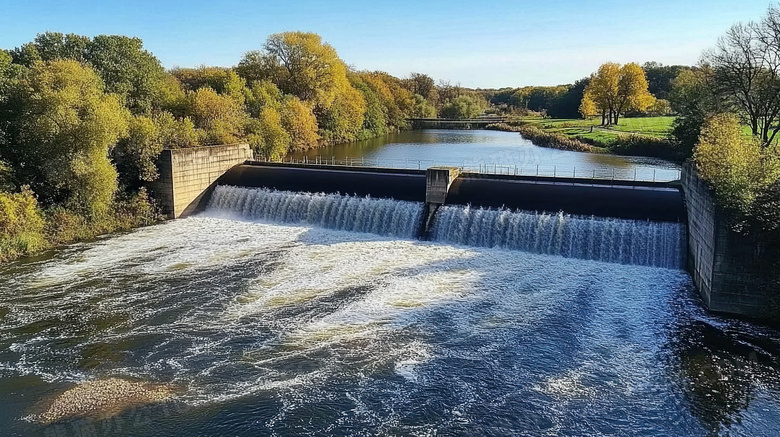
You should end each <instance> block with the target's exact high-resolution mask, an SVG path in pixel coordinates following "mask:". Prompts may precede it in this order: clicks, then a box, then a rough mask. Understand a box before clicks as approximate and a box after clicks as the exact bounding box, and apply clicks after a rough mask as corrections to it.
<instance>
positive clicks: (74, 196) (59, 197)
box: [0, 60, 127, 214]
mask: <svg viewBox="0 0 780 437" xmlns="http://www.w3.org/2000/svg"><path fill="white" fill-rule="evenodd" d="M7 91H8V93H9V98H8V100H6V101H5V102H3V105H2V108H0V117H1V118H2V120H1V121H2V123H3V126H4V129H3V132H2V134H3V139H2V140H1V141H0V146H1V147H0V154H1V155H2V156H3V158H4V159H5V160H6V161H7V162H8V163H9V165H11V166H12V167H13V168H14V173H15V177H16V178H17V179H18V180H19V182H20V183H21V184H25V185H30V186H31V187H32V189H33V190H34V191H35V193H37V194H38V196H39V198H41V199H43V200H44V201H45V202H46V203H48V204H52V203H66V204H67V205H69V206H70V207H71V208H73V209H75V210H78V211H83V212H85V213H91V214H100V213H103V212H105V211H106V209H107V208H108V207H109V205H110V204H111V202H112V200H113V195H114V192H115V191H116V188H117V181H116V176H117V175H116V171H115V170H114V167H113V166H112V165H111V162H110V161H109V160H108V150H109V148H110V147H111V146H113V145H114V144H115V143H116V141H117V139H118V138H119V137H121V136H122V135H123V134H124V132H125V130H126V127H127V114H126V111H125V110H124V109H123V108H122V105H121V104H120V102H119V99H118V98H117V97H116V96H114V95H110V94H105V93H104V92H103V84H102V82H101V80H100V78H99V77H98V76H97V74H95V72H94V71H92V70H91V69H90V68H89V67H86V66H83V65H81V64H79V63H78V62H76V61H71V60H58V61H50V62H45V63H38V64H35V65H34V66H33V67H32V68H31V69H30V70H29V72H28V73H27V74H26V76H25V77H24V78H22V79H21V80H19V81H17V82H16V83H15V84H12V85H11V86H10V87H8V88H7Z"/></svg>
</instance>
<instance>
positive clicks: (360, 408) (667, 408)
mask: <svg viewBox="0 0 780 437" xmlns="http://www.w3.org/2000/svg"><path fill="white" fill-rule="evenodd" d="M452 208H455V207H452ZM420 211H421V205H419V204H415V203H409V202H399V201H390V200H383V199H359V198H340V196H330V195H313V194H306V193H299V194H295V193H279V192H268V191H266V190H247V189H243V188H231V187H220V188H219V189H218V190H217V191H216V192H215V195H214V198H213V199H212V202H211V204H210V206H209V208H208V209H207V211H206V212H204V213H203V214H201V215H199V216H195V217H191V218H187V219H182V220H176V221H171V222H167V223H163V224H160V225H156V226H151V227H147V228H143V229H137V230H135V231H132V232H129V233H126V234H121V235H111V236H106V237H104V238H101V239H98V240H96V241H93V242H87V243H81V244H75V245H71V246H69V247H66V248H63V249H61V250H56V251H51V252H49V253H47V254H44V255H42V256H40V257H38V258H33V259H27V260H21V261H17V262H13V263H9V264H5V265H2V266H0V430H2V432H1V433H2V435H9V436H17V435H19V436H22V435H58V436H76V435H79V436H81V435H118V436H121V435H134V436H159V435H171V436H200V435H204V436H205V435H278V436H287V435H344V436H346V435H350V436H351V435H426V436H427V435H463V436H470V435H486V436H490V435H495V436H507V435H582V436H586V435H587V436H592V435H620V436H623V435H626V436H628V435H631V436H657V435H674V436H708V435H749V436H773V435H778V433H780V377H779V376H778V375H780V372H778V370H780V333H779V332H778V331H777V330H774V329H771V328H766V327H761V326H758V325H754V324H751V323H748V322H744V321H739V320H734V319H729V318H722V317H718V316H713V315H708V314H707V313H706V311H705V310H704V309H703V307H702V305H701V302H700V300H699V298H698V297H697V295H696V292H695V290H694V288H693V286H692V283H691V280H690V277H689V276H688V274H687V273H686V272H685V271H683V270H681V269H680V268H679V266H680V265H681V262H680V258H679V256H680V254H679V251H680V250H681V244H680V239H679V238H678V237H679V232H680V231H679V230H680V227H679V225H677V224H670V225H668V226H667V227H659V226H655V225H654V224H652V223H646V222H645V223H642V222H634V223H630V222H627V221H618V222H615V223H614V224H613V225H612V226H606V225H604V221H603V220H596V219H593V220H594V221H593V222H591V223H590V224H587V223H586V221H587V219H586V218H576V217H569V216H565V215H544V214H538V215H536V216H533V215H530V214H525V213H515V212H503V213H501V214H503V216H501V217H497V216H495V211H493V212H490V211H479V210H469V209H466V208H462V209H460V210H454V209H453V210H450V211H449V212H448V213H447V214H443V215H442V218H441V219H437V220H439V221H438V222H437V223H436V224H435V225H434V241H427V242H423V241H418V240H415V239H413V238H411V236H412V235H414V229H415V228H416V225H415V220H417V219H419V214H420ZM513 214H514V215H513ZM531 222H535V223H538V225H537V226H536V229H540V231H538V232H534V231H533V228H528V229H529V231H528V232H530V234H529V233H528V232H525V231H524V232H519V230H521V229H525V227H526V224H527V223H531ZM475 223H483V224H487V223H496V225H495V226H496V227H495V228H494V229H495V231H494V233H495V235H492V236H491V235H490V233H485V232H482V231H479V229H477V228H478V227H475V226H476V225H475ZM498 223H503V225H502V226H503V227H500V226H498V225H497V224H498ZM547 224H549V226H551V227H546V226H547ZM586 225H587V226H586ZM456 228H457V229H458V231H455V232H454V231H452V229H456ZM470 229H475V231H474V232H471V231H470ZM584 229H591V231H590V233H588V234H584V232H585V231H584ZM615 229H618V230H619V232H616V231H614V230H615ZM470 232H471V233H470ZM482 234H485V237H484V238H483V237H481V236H480V235H482ZM437 235H439V236H440V237H438V238H437V237H436V236H437ZM469 235H473V236H474V239H473V240H472V237H470V236H469ZM578 237H579V238H580V239H578ZM618 237H619V238H627V239H626V240H624V241H626V242H628V241H632V242H633V243H631V245H632V247H634V246H635V247H636V248H637V249H641V250H638V255H639V256H637V257H634V256H633V255H631V256H628V257H622V256H613V257H610V256H609V254H610V253H611V252H613V251H622V250H623V249H622V248H621V247H622V246H621V247H613V246H610V245H609V242H614V241H615V240H614V239H615V238H618ZM485 238H486V239H485ZM529 239H535V240H534V241H536V243H534V244H526V243H523V244H522V245H521V244H516V243H518V242H526V241H528V240H529ZM567 242H568V243H567ZM571 242H574V243H571ZM472 243H473V244H472ZM571 244H574V245H575V246H576V245H580V244H581V245H584V246H583V247H586V246H587V247H591V249H588V250H581V251H575V252H569V251H568V250H569V249H567V247H572V246H571ZM567 245H568V246H567ZM589 245H590V246H589ZM483 246H484V247H483ZM652 253H657V255H652V256H648V255H647V254H652ZM560 255H566V256H567V257H564V256H560ZM607 261H610V262H607ZM658 265H660V266H662V267H657V266H658ZM108 377H120V378H128V379H133V380H142V381H151V382H157V383H170V384H173V385H175V386H177V387H179V388H180V389H179V391H178V392H177V395H176V397H175V399H174V400H173V401H172V402H168V403H165V404H157V405H152V406H148V407H145V408H136V409H132V410H128V411H124V412H121V413H119V414H118V415H114V416H107V417H98V418H87V419H84V420H75V421H66V422H61V423H57V424H50V425H42V424H38V423H35V422H34V421H31V420H30V419H29V417H30V415H31V414H33V413H35V412H36V411H37V409H38V408H40V407H39V405H40V403H41V401H42V400H45V399H50V398H51V397H53V396H56V395H57V394H58V393H60V392H62V391H63V390H65V389H67V388H68V387H71V386H72V385H73V384H74V383H79V382H83V381H87V380H92V379H99V378H108Z"/></svg>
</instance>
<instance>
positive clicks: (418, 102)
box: [411, 94, 436, 118]
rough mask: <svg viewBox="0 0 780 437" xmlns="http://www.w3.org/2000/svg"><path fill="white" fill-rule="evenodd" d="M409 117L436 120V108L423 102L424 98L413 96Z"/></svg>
mask: <svg viewBox="0 0 780 437" xmlns="http://www.w3.org/2000/svg"><path fill="white" fill-rule="evenodd" d="M411 116H412V117H414V118H436V107H434V106H433V105H431V104H430V102H428V101H427V100H425V97H423V96H421V95H419V94H415V95H414V100H413V104H412V111H411Z"/></svg>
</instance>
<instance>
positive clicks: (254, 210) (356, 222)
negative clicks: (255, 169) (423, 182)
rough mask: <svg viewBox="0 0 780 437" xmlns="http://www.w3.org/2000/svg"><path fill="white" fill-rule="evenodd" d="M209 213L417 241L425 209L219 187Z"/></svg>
mask: <svg viewBox="0 0 780 437" xmlns="http://www.w3.org/2000/svg"><path fill="white" fill-rule="evenodd" d="M208 210H209V212H211V213H219V212H225V213H228V214H232V215H234V216H237V217H240V218H244V219H249V220H260V221H264V222H269V223H290V224H306V225H314V226H319V227H323V228H326V229H335V230H340V231H351V232H368V233H372V234H377V235H385V236H391V237H399V238H414V237H415V236H416V235H417V231H418V227H419V223H420V220H421V217H422V212H423V206H422V205H421V204H419V203H415V202H402V201H398V200H392V199H373V198H371V197H359V196H349V195H345V196H342V195H339V194H323V193H293V192H289V191H276V190H269V189H266V188H243V187H231V186H218V187H216V189H215V190H214V193H213V194H212V196H211V199H210V201H209V205H208Z"/></svg>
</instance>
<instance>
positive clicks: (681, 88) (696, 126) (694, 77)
mask: <svg viewBox="0 0 780 437" xmlns="http://www.w3.org/2000/svg"><path fill="white" fill-rule="evenodd" d="M713 80H714V77H713V74H712V70H711V69H709V68H706V67H704V68H696V69H692V70H684V71H682V72H680V74H679V75H678V76H677V77H676V78H675V79H674V80H673V81H672V88H671V90H670V91H669V104H670V106H671V108H672V110H673V111H674V112H675V113H676V114H677V117H676V118H675V120H674V122H673V124H672V136H673V137H674V138H675V140H676V142H677V143H678V144H679V147H680V148H681V149H682V151H683V153H684V155H685V156H691V155H692V153H693V148H694V146H695V145H696V143H697V142H698V140H699V135H700V134H701V129H702V126H703V125H704V122H705V121H706V120H707V119H708V118H709V117H710V116H712V115H714V114H716V113H719V112H722V111H723V110H724V108H722V105H721V104H720V99H718V97H717V96H716V94H715V93H714V92H713V87H714V86H713V83H712V82H713Z"/></svg>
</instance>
